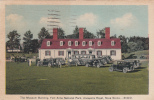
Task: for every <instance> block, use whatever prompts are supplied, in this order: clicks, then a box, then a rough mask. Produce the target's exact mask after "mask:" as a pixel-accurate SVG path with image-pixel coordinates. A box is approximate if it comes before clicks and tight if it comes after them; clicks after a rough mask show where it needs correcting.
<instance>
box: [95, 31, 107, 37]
mask: <svg viewBox="0 0 154 100" xmlns="http://www.w3.org/2000/svg"><path fill="white" fill-rule="evenodd" d="M97 37H98V38H105V29H101V30H99V31H97Z"/></svg>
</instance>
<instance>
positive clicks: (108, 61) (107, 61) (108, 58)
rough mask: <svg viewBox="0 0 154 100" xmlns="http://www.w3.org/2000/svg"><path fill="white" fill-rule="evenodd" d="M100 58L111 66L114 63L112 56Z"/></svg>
mask: <svg viewBox="0 0 154 100" xmlns="http://www.w3.org/2000/svg"><path fill="white" fill-rule="evenodd" d="M99 58H102V59H105V60H106V63H107V64H111V63H112V62H113V60H112V58H111V56H100V57H99Z"/></svg>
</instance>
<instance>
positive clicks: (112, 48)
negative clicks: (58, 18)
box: [39, 27, 121, 60]
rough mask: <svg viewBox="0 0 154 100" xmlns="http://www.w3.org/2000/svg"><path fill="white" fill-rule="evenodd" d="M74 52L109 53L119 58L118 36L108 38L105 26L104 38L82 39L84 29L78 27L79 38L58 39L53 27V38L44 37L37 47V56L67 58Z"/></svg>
mask: <svg viewBox="0 0 154 100" xmlns="http://www.w3.org/2000/svg"><path fill="white" fill-rule="evenodd" d="M74 54H93V55H95V56H96V57H98V56H103V55H110V56H111V57H112V59H114V60H119V59H121V43H120V39H119V38H110V28H109V27H106V28H105V38H97V39H84V29H83V28H79V39H58V29H57V28H54V29H53V39H44V40H43V42H42V45H41V48H40V49H39V58H40V59H41V60H42V59H45V58H56V57H61V58H69V57H71V56H72V55H74Z"/></svg>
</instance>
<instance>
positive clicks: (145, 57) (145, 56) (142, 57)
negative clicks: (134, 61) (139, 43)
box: [140, 55, 149, 59]
mask: <svg viewBox="0 0 154 100" xmlns="http://www.w3.org/2000/svg"><path fill="white" fill-rule="evenodd" d="M140 59H149V55H141V56H140Z"/></svg>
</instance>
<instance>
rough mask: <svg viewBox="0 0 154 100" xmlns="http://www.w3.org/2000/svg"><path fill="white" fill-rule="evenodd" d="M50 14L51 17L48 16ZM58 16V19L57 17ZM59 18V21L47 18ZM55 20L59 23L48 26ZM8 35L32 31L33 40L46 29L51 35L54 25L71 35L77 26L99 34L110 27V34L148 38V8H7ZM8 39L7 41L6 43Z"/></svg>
mask: <svg viewBox="0 0 154 100" xmlns="http://www.w3.org/2000/svg"><path fill="white" fill-rule="evenodd" d="M49 14H51V15H49ZM57 15H58V16H57ZM48 18H58V19H48ZM49 21H56V22H59V23H49ZM5 23H6V28H5V30H6V35H7V34H8V33H9V32H10V31H13V30H17V32H18V33H19V34H20V35H21V39H23V34H24V33H25V32H26V31H28V30H30V31H31V32H32V34H33V39H37V38H38V33H39V32H40V30H41V28H42V27H45V28H46V29H47V30H48V31H49V32H50V34H51V35H52V28H53V26H48V25H58V27H61V28H62V29H63V30H64V31H65V34H66V35H68V34H72V33H73V30H74V28H75V27H74V26H76V25H77V26H78V27H83V28H86V29H87V30H88V31H89V32H92V33H93V34H95V35H96V32H97V31H98V30H101V29H103V28H105V27H110V34H111V36H113V35H115V34H116V35H117V36H119V35H125V36H127V37H130V36H141V37H148V6H147V5H6V10H5ZM7 40H8V39H7V37H6V41H7Z"/></svg>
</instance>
